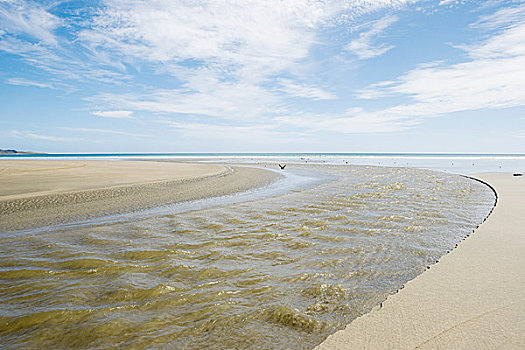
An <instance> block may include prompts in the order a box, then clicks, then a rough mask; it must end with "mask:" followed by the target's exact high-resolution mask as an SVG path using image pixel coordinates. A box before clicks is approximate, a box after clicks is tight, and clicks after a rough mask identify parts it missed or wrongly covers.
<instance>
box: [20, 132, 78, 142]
mask: <svg viewBox="0 0 525 350" xmlns="http://www.w3.org/2000/svg"><path fill="white" fill-rule="evenodd" d="M10 135H11V136H13V137H17V138H29V139H35V140H43V141H51V142H73V141H82V139H79V138H75V137H60V136H52V135H42V134H36V133H34V132H31V131H18V130H12V131H11V132H10Z"/></svg>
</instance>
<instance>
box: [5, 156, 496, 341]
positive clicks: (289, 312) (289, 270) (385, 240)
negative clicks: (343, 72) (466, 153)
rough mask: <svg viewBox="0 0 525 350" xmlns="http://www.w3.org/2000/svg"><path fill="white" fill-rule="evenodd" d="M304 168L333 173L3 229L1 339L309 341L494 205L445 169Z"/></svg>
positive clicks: (412, 271) (396, 282)
mask: <svg viewBox="0 0 525 350" xmlns="http://www.w3.org/2000/svg"><path fill="white" fill-rule="evenodd" d="M288 169H289V168H287V171H288ZM311 170H312V171H317V172H319V171H321V172H324V173H327V174H329V175H330V179H331V180H327V181H326V182H324V183H322V184H317V185H316V186H315V187H311V188H307V189H301V190H297V189H296V190H294V191H292V192H290V193H287V194H284V195H279V196H273V197H268V198H263V199H257V200H252V201H248V202H242V203H237V204H229V205H226V206H219V207H215V208H209V209H199V210H193V211H186V212H182V213H165V212H161V213H162V214H159V215H154V216H150V217H139V216H138V217H137V218H135V219H133V216H130V219H127V220H122V221H118V222H112V223H111V222H110V223H108V222H99V223H97V222H96V221H94V222H93V223H91V224H86V225H79V226H72V227H67V228H56V229H55V230H51V231H35V232H25V233H23V234H11V233H4V234H1V235H0V257H1V262H0V340H1V344H2V346H3V347H5V348H38V349H44V348H49V349H51V348H94V349H113V348H115V347H121V348H136V349H142V348H173V349H232V348H233V349H286V348H289V349H309V348H312V347H314V346H315V345H317V344H318V343H320V342H321V341H322V340H323V339H324V338H326V336H328V335H329V334H330V333H333V332H335V331H336V330H338V329H341V328H343V327H344V325H345V324H347V323H349V322H350V321H351V320H353V319H354V318H356V317H357V316H359V315H361V314H363V313H365V312H367V311H369V310H370V309H371V308H372V307H373V306H375V305H377V304H378V303H379V302H381V301H382V300H384V299H385V298H386V297H387V296H388V295H389V294H392V293H394V292H395V291H396V290H397V289H398V288H400V287H401V286H402V285H403V284H404V283H405V282H406V281H408V280H410V279H412V278H414V277H415V276H417V275H418V274H420V273H421V272H422V271H424V269H425V268H426V266H427V265H429V264H432V263H434V262H435V260H436V259H438V258H439V257H440V256H442V255H443V254H444V253H445V252H446V251H447V250H449V249H451V248H452V247H454V246H455V244H456V243H458V242H459V241H460V240H461V239H462V238H464V237H465V236H466V235H468V234H470V233H471V232H472V230H473V228H474V227H475V226H476V225H478V224H479V223H480V222H481V221H482V220H483V218H484V217H485V216H486V215H487V214H488V212H489V210H490V209H491V207H492V205H493V202H494V195H493V193H492V192H491V191H490V190H489V189H488V188H487V187H486V186H484V185H482V184H480V183H478V182H475V181H472V180H469V179H466V178H463V177H459V176H454V175H446V174H442V173H435V172H428V171H422V170H414V169H402V168H376V167H350V166H346V167H343V166H341V167H337V166H324V167H318V168H316V169H311ZM290 171H294V169H293V168H292V169H290Z"/></svg>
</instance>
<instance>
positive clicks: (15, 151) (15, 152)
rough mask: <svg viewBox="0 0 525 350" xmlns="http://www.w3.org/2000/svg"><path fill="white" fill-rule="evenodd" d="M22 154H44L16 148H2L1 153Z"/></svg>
mask: <svg viewBox="0 0 525 350" xmlns="http://www.w3.org/2000/svg"><path fill="white" fill-rule="evenodd" d="M21 154H44V153H41V152H27V151H17V150H14V149H0V155H6V156H8V155H21Z"/></svg>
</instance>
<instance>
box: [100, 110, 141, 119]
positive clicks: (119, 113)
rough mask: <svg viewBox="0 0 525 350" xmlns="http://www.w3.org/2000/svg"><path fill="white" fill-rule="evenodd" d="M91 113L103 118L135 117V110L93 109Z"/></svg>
mask: <svg viewBox="0 0 525 350" xmlns="http://www.w3.org/2000/svg"><path fill="white" fill-rule="evenodd" d="M91 114H93V115H96V116H98V117H102V118H115V119H134V117H133V111H93V112H91Z"/></svg>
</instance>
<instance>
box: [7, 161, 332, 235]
mask: <svg viewBox="0 0 525 350" xmlns="http://www.w3.org/2000/svg"><path fill="white" fill-rule="evenodd" d="M235 166H236V167H249V168H256V169H261V170H265V171H271V172H274V173H277V174H279V178H277V180H276V181H274V182H272V183H270V184H267V185H265V186H262V187H255V188H251V189H249V190H246V191H241V192H234V193H232V194H228V195H224V196H216V197H209V198H204V199H199V200H191V201H182V202H177V203H173V204H168V205H162V206H157V207H153V208H147V209H140V210H132V211H129V212H125V213H119V214H113V215H104V216H98V217H92V218H88V219H83V220H76V221H71V222H68V223H63V224H57V225H50V226H43V227H37V228H31V229H26V230H16V231H12V232H5V233H0V237H1V236H2V235H5V234H7V235H9V236H16V235H24V234H35V233H37V232H52V231H56V230H61V229H73V228H79V227H82V226H90V225H101V224H111V223H116V222H125V221H132V220H142V219H147V218H149V217H153V216H162V215H168V214H180V213H183V212H187V211H191V210H202V209H207V208H212V207H216V206H221V205H231V204H235V203H240V202H247V201H253V200H257V199H262V198H265V197H270V196H278V195H282V194H285V193H287V192H290V191H297V190H300V189H305V188H308V187H312V186H315V185H317V184H320V183H323V182H326V181H332V180H334V179H335V178H334V177H333V176H331V175H329V174H326V173H324V172H322V171H315V172H314V171H311V170H308V169H289V170H288V171H286V172H282V171H279V170H276V169H272V168H268V167H267V166H260V165H246V164H236V165H235ZM225 167H226V169H227V170H226V171H225V172H223V173H221V174H218V175H212V176H209V177H206V178H199V179H198V180H202V179H208V178H218V177H224V176H226V175H229V174H231V173H232V172H233V171H234V170H233V168H232V167H231V166H230V165H225Z"/></svg>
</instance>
